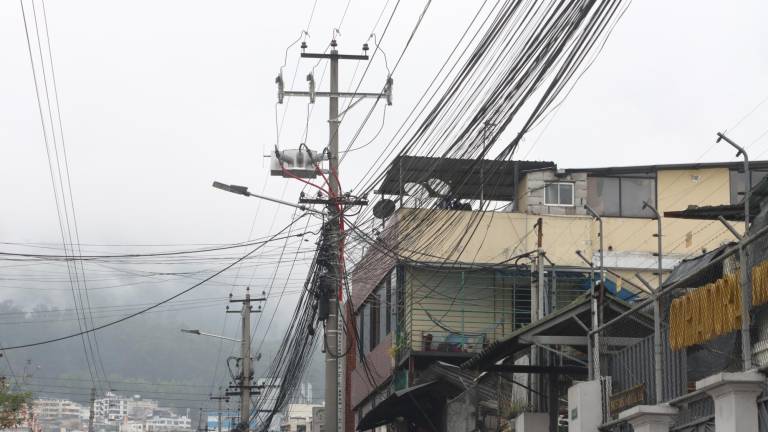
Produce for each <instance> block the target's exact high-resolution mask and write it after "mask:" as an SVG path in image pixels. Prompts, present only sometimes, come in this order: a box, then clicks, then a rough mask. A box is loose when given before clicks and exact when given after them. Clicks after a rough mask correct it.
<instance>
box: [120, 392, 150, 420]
mask: <svg viewBox="0 0 768 432" xmlns="http://www.w3.org/2000/svg"><path fill="white" fill-rule="evenodd" d="M127 408H128V413H127V414H128V417H129V418H145V417H148V416H151V415H152V413H153V412H154V411H155V410H156V409H158V403H157V401H156V400H152V399H143V398H142V397H141V396H140V395H134V396H133V397H131V398H130V399H128V405H127Z"/></svg>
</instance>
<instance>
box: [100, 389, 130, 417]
mask: <svg viewBox="0 0 768 432" xmlns="http://www.w3.org/2000/svg"><path fill="white" fill-rule="evenodd" d="M129 400H130V399H128V398H125V397H121V396H118V395H117V394H115V393H112V392H107V393H106V394H105V395H104V397H103V398H99V399H96V400H95V401H94V413H95V415H96V417H97V418H99V420H102V421H104V422H105V423H115V422H120V421H121V420H123V419H124V418H126V417H127V416H128V402H129Z"/></svg>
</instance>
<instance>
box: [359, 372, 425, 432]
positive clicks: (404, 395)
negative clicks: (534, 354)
mask: <svg viewBox="0 0 768 432" xmlns="http://www.w3.org/2000/svg"><path fill="white" fill-rule="evenodd" d="M437 384H438V381H437V380H435V381H429V382H426V383H423V384H417V385H414V386H412V387H408V388H405V389H402V390H398V391H396V392H394V393H392V394H391V395H389V397H387V398H386V399H384V400H383V401H381V403H379V404H378V405H376V406H375V407H373V409H371V410H370V411H368V412H367V413H366V414H365V415H364V416H363V418H362V419H361V420H360V423H358V424H357V430H360V431H363V430H368V429H373V428H375V427H379V426H383V425H386V424H389V423H392V422H394V421H395V420H397V419H398V417H400V418H403V419H406V420H410V421H413V422H415V423H420V424H421V423H425V422H426V421H428V419H425V418H424V415H425V414H426V413H429V412H430V410H429V407H420V406H419V405H418V404H419V403H420V401H418V400H419V399H423V398H424V396H427V395H429V394H430V393H431V392H434V390H435V387H436V385H437Z"/></svg>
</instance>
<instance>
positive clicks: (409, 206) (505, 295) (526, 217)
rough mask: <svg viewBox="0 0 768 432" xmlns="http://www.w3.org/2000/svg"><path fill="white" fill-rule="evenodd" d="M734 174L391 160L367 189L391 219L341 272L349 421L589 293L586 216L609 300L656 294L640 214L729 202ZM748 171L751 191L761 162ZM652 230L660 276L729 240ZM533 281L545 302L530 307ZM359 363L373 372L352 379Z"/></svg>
mask: <svg viewBox="0 0 768 432" xmlns="http://www.w3.org/2000/svg"><path fill="white" fill-rule="evenodd" d="M741 169H743V164H742V163H740V162H736V163H700V164H679V165H652V166H633V167H612V168H587V169H558V167H557V166H556V165H555V164H554V163H551V162H530V161H509V162H501V161H482V162H476V161H474V160H469V161H465V160H455V159H436V158H434V159H433V158H424V157H408V156H401V157H398V158H396V159H395V160H394V161H393V163H392V165H391V166H390V169H389V170H388V172H387V173H386V175H385V177H384V179H383V181H382V184H381V186H380V188H379V190H378V191H377V193H379V194H381V195H382V196H386V197H387V198H392V202H393V203H394V204H395V205H394V207H395V208H396V210H394V212H391V214H390V212H389V211H387V208H386V207H387V205H378V206H377V207H378V209H377V211H376V213H377V216H379V217H381V218H382V219H383V220H384V222H383V223H384V226H385V227H384V229H383V230H382V233H381V235H380V237H379V240H378V242H377V243H376V244H374V245H372V246H370V247H369V248H368V250H367V251H366V253H365V254H364V256H363V257H362V259H361V260H360V261H359V262H357V263H356V265H355V268H354V269H353V273H352V299H351V302H350V303H351V307H352V309H353V310H354V312H355V319H356V325H357V329H358V334H359V335H360V339H361V344H360V346H361V349H360V350H359V352H357V353H356V354H357V356H356V357H357V358H356V359H354V358H353V359H352V361H348V363H347V367H348V373H347V379H348V380H349V381H350V386H349V388H350V390H349V392H348V394H347V408H348V412H354V413H356V414H357V418H358V419H361V418H363V417H364V415H365V413H367V412H368V410H369V409H370V408H371V407H372V406H374V405H375V402H376V401H377V400H378V401H381V400H382V399H383V398H385V397H386V396H387V395H388V394H390V392H391V391H392V390H393V389H398V388H403V387H404V386H407V385H408V384H409V383H412V382H413V380H414V378H415V377H416V376H418V374H419V371H420V370H423V369H424V368H425V367H427V366H428V365H429V364H431V363H433V362H435V361H437V360H441V361H446V362H453V363H458V362H460V361H463V360H465V359H466V358H468V357H470V356H472V355H473V354H474V353H476V352H478V351H480V350H482V349H483V348H484V347H486V346H488V345H489V344H490V343H493V342H494V341H497V340H501V339H503V338H504V337H505V336H508V335H509V334H510V333H511V332H512V331H514V330H515V329H518V328H520V327H521V326H524V325H526V324H528V323H529V322H530V320H531V308H532V300H533V302H534V305H537V304H538V308H537V307H536V306H534V310H536V309H539V310H543V311H544V313H548V312H551V311H553V310H555V309H557V308H559V307H562V306H563V305H565V304H567V303H569V302H570V301H571V300H572V299H573V298H574V297H576V296H577V295H579V294H580V293H583V292H584V291H585V290H586V289H588V288H589V287H590V286H591V284H592V280H593V277H594V275H593V273H592V270H591V269H590V267H589V266H588V264H587V263H586V262H585V260H584V259H582V258H580V257H579V255H578V254H577V253H576V252H577V251H580V252H581V255H582V256H583V257H584V258H586V260H591V261H592V262H593V263H594V264H595V266H598V265H599V256H600V253H599V252H600V251H599V246H600V238H599V234H600V231H599V224H598V223H597V222H596V220H595V219H594V218H593V217H591V216H589V215H588V213H587V210H586V209H585V205H589V206H590V207H591V208H593V209H594V210H595V211H596V212H597V213H598V214H600V215H601V216H602V220H603V238H604V247H605V250H604V251H603V252H604V265H605V267H606V268H607V269H609V271H610V273H608V274H606V276H607V279H608V282H607V284H606V286H607V289H608V290H610V291H612V292H613V293H615V294H616V295H617V296H619V297H620V298H623V299H626V300H632V298H634V297H635V296H638V295H643V292H642V289H644V286H643V284H642V283H641V282H640V281H639V280H638V279H637V277H636V276H635V275H636V274H637V273H639V274H641V276H644V277H645V279H646V280H648V281H650V282H651V284H652V285H654V286H655V285H656V284H657V277H656V276H655V271H656V268H657V266H658V261H657V256H656V255H655V254H656V251H657V238H656V233H657V221H656V220H655V219H653V212H652V210H650V209H649V208H648V207H645V208H644V206H643V204H644V203H647V204H649V205H650V206H652V207H655V208H656V209H657V210H658V212H659V213H660V214H663V213H664V212H666V211H674V210H684V209H686V208H689V207H690V206H705V205H719V204H730V203H737V202H739V201H741V199H742V196H741V195H742V194H743V190H744V174H743V171H740V170H741ZM751 169H752V184H756V183H757V181H758V180H760V179H762V177H764V176H765V175H766V173H768V162H763V161H761V162H753V163H752V167H751ZM388 206H389V207H390V209H391V208H392V207H393V206H392V204H391V203H389V205H388ZM480 208H482V209H483V211H480V210H479V209H480ZM661 225H662V231H663V235H662V246H663V247H662V250H663V253H662V269H663V273H667V272H669V271H671V270H672V268H674V266H675V265H677V264H678V263H679V262H680V261H681V260H682V259H685V258H686V257H691V256H695V255H698V254H700V253H701V252H702V250H706V249H713V248H715V247H717V246H719V245H721V244H723V243H724V242H729V241H732V240H733V238H732V235H731V234H730V233H729V232H728V231H726V230H725V228H724V227H723V226H722V225H721V224H720V223H719V222H717V221H706V220H704V221H701V220H689V219H671V218H670V219H667V218H663V217H662V218H661ZM737 229H741V228H740V227H737ZM540 253H543V254H544V256H545V259H544V261H542V263H543V266H542V267H543V271H542V273H541V277H540V276H539V273H538V271H537V270H538V268H537V265H538V262H537V261H536V257H537V256H539V254H540ZM540 278H541V280H542V282H540V281H539V279H540ZM540 283H541V284H542V285H541V286H543V287H544V292H543V293H542V294H541V297H540V298H537V297H536V296H535V295H534V298H533V299H532V298H531V293H532V292H535V291H536V290H537V289H538V286H539V284H540ZM361 357H365V359H366V363H367V366H369V367H368V368H367V369H372V371H365V373H363V371H362V370H361V369H362V367H361V361H360V358H361Z"/></svg>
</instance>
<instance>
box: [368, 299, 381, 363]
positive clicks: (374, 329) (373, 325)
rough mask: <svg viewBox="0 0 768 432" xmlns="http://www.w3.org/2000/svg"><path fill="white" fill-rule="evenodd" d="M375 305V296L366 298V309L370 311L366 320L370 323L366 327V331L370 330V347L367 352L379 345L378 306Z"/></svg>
mask: <svg viewBox="0 0 768 432" xmlns="http://www.w3.org/2000/svg"><path fill="white" fill-rule="evenodd" d="M377 303H378V301H377V298H376V297H375V296H371V297H368V307H367V308H366V309H367V310H369V311H370V312H369V314H368V316H369V317H370V319H369V320H368V322H369V323H370V324H369V325H368V329H369V330H370V345H369V347H368V350H369V351H371V350H373V349H374V348H376V345H378V344H379V330H380V327H379V305H378V304H377Z"/></svg>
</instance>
